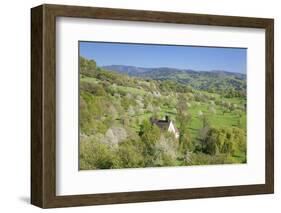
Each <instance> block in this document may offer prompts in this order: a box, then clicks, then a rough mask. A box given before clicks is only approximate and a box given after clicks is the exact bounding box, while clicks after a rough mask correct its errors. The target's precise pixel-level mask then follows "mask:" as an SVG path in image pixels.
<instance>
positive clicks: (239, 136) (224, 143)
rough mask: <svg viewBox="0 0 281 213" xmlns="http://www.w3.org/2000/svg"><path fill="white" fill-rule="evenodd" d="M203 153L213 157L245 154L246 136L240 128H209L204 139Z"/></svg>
mask: <svg viewBox="0 0 281 213" xmlns="http://www.w3.org/2000/svg"><path fill="white" fill-rule="evenodd" d="M204 143H205V144H204V145H205V147H204V152H205V153H207V154H211V155H215V154H217V153H225V154H229V155H234V154H235V153H239V152H246V136H245V132H244V130H242V129H240V128H236V127H233V128H210V129H209V131H208V132H207V135H206V138H205V139H204Z"/></svg>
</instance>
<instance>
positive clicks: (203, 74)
mask: <svg viewBox="0 0 281 213" xmlns="http://www.w3.org/2000/svg"><path fill="white" fill-rule="evenodd" d="M102 68H103V69H106V70H111V71H115V72H118V73H122V74H127V75H129V76H133V77H139V78H142V79H153V80H161V81H163V80H171V81H175V82H177V83H180V84H184V85H189V86H191V87H193V88H194V89H200V90H207V91H224V90H229V89H234V90H236V91H240V92H246V78H247V76H246V74H242V73H234V72H228V71H223V70H213V71H195V70H191V69H177V68H168V67H159V68H143V67H135V66H125V65H110V66H103V67H102Z"/></svg>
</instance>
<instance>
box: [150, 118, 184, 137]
mask: <svg viewBox="0 0 281 213" xmlns="http://www.w3.org/2000/svg"><path fill="white" fill-rule="evenodd" d="M150 121H151V123H152V124H155V125H157V126H158V127H159V128H160V129H162V130H164V131H168V132H171V133H173V134H174V135H175V138H176V139H178V138H179V130H178V129H177V128H176V127H175V125H174V123H173V121H171V120H170V119H169V117H168V116H165V120H157V119H153V118H151V119H150Z"/></svg>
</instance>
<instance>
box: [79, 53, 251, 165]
mask: <svg viewBox="0 0 281 213" xmlns="http://www.w3.org/2000/svg"><path fill="white" fill-rule="evenodd" d="M111 70H112V69H111ZM155 72H156V71H139V72H138V73H139V74H138V75H134V76H133V75H132V74H130V73H129V71H128V72H122V73H120V71H119V72H117V71H110V70H109V68H108V69H105V68H100V67H97V65H96V62H95V61H94V60H87V59H86V58H83V57H80V169H109V168H138V167H157V166H189V165H208V164H226V163H245V162H246V109H245V105H246V97H245V94H246V93H245V91H246V82H245V78H244V76H242V77H241V76H240V77H239V76H238V75H237V76H232V77H229V75H228V74H225V73H219V72H218V73H216V72H214V73H203V74H202V73H201V75H197V74H194V75H192V74H190V73H189V72H185V73H188V77H184V78H183V77H181V74H182V72H184V71H180V72H179V73H178V72H175V73H174V74H173V73H171V72H170V71H169V72H168V73H166V72H165V71H163V70H158V71H157V72H159V73H158V74H157V75H155V76H153V75H154V74H155ZM151 73H154V74H151ZM212 75H215V76H216V75H222V76H225V75H226V76H227V77H225V80H224V81H223V82H220V80H219V79H218V77H217V76H216V77H212ZM156 76H157V77H156ZM161 76H162V77H161ZM167 76H169V77H167ZM177 76H180V77H177ZM196 76H197V77H196ZM180 78H181V80H180ZM183 79H184V80H183ZM204 79H205V80H204ZM210 79H213V80H210ZM214 79H216V81H215V80H214ZM222 79H223V77H222ZM231 79H232V80H233V82H232V80H231ZM204 81H208V82H210V83H209V84H210V85H209V84H205V83H204ZM229 82H230V83H229ZM220 83H221V84H220ZM236 84H237V86H235V85H236ZM204 85H207V86H204ZM211 85H213V86H211ZM165 116H167V117H169V120H171V121H172V122H173V124H174V126H175V128H176V129H177V130H178V132H179V138H176V137H175V135H174V134H173V133H172V132H169V131H167V130H165V129H162V128H160V127H159V126H157V125H155V124H153V123H152V122H151V118H153V119H156V120H157V119H159V120H161V119H163V118H164V117H165Z"/></svg>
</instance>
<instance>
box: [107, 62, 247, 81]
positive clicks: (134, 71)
mask: <svg viewBox="0 0 281 213" xmlns="http://www.w3.org/2000/svg"><path fill="white" fill-rule="evenodd" d="M102 68H104V69H107V70H112V71H116V72H119V73H126V74H128V75H130V76H151V75H152V74H153V73H158V74H159V75H163V74H167V72H169V73H189V74H202V73H205V74H206V73H207V74H211V73H212V74H214V75H220V76H223V75H232V76H235V77H237V78H240V79H246V74H243V73H236V72H229V71H225V70H211V71H205V70H192V69H178V68H171V67H157V68H145V67H136V66H127V65H108V66H102ZM159 72H161V73H159Z"/></svg>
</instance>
